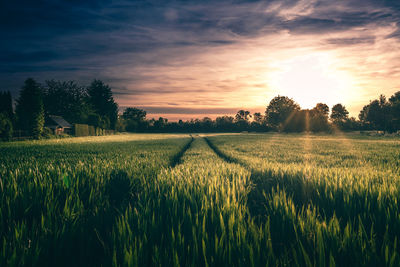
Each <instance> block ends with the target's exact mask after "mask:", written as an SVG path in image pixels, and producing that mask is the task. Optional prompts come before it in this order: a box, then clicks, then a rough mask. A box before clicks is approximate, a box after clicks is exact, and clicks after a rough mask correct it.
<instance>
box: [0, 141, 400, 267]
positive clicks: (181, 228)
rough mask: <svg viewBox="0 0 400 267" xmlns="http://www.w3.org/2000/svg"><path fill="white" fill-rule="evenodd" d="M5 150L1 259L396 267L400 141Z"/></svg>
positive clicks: (105, 144)
mask: <svg viewBox="0 0 400 267" xmlns="http://www.w3.org/2000/svg"><path fill="white" fill-rule="evenodd" d="M103 138H104V137H90V138H76V139H61V140H48V141H36V142H32V141H31V142H17V143H2V144H0V200H1V201H0V265H1V266H27V265H28V266H54V265H57V266H159V265H161V266H226V265H233V266H265V265H268V266H350V265H353V266H399V265H400V255H399V252H400V251H399V247H398V244H397V243H398V242H399V241H398V238H399V236H400V235H399V234H400V212H399V205H398V203H399V200H400V199H399V198H400V194H399V193H400V192H399V191H400V190H399V189H400V180H399V172H400V169H399V161H398V159H399V158H400V157H399V156H400V142H399V140H398V139H396V138H390V139H389V138H371V137H360V136H345V135H343V136H333V135H330V136H324V135H306V134H304V135H300V134H293V135H279V134H244V135H243V134H240V135H239V134H238V135H209V136H201V135H200V136H199V135H196V136H193V137H190V136H188V135H162V134H156V135H144V134H141V135H120V136H107V137H106V138H105V139H103Z"/></svg>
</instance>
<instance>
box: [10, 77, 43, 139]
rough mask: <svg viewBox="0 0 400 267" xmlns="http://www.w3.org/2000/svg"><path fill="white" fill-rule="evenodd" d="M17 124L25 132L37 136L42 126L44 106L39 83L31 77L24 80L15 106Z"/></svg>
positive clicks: (41, 130)
mask: <svg viewBox="0 0 400 267" xmlns="http://www.w3.org/2000/svg"><path fill="white" fill-rule="evenodd" d="M16 116H17V126H18V129H20V130H22V131H24V133H25V134H27V135H29V136H33V137H35V138H39V137H40V135H41V133H42V132H43V126H44V107H43V99H42V90H41V88H40V85H39V84H38V83H37V82H36V81H35V80H34V79H32V78H29V79H27V80H26V81H25V84H24V86H23V87H22V89H21V91H20V95H19V98H18V99H17V106H16Z"/></svg>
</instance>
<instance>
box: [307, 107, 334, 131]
mask: <svg viewBox="0 0 400 267" xmlns="http://www.w3.org/2000/svg"><path fill="white" fill-rule="evenodd" d="M328 114H329V107H328V105H326V104H323V103H318V104H317V105H316V106H315V107H314V108H313V109H312V110H310V112H309V120H310V121H309V127H310V130H311V131H313V132H321V131H329V129H330V127H329V123H328Z"/></svg>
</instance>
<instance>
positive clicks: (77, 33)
mask: <svg viewBox="0 0 400 267" xmlns="http://www.w3.org/2000/svg"><path fill="white" fill-rule="evenodd" d="M399 14H400V4H399V3H398V1H394V0H393V1H383V2H382V1H379V3H378V2H377V1H365V0H353V1H341V2H338V1H328V0H320V1H278V0H276V1H161V0H159V1H124V0H119V1H90V2H89V1H88V2H85V1H71V0H70V1H66V0H65V1H62V0H56V1H54V0H52V1H50V0H48V1H44V0H38V1H2V3H1V4H0V32H1V40H2V41H1V42H0V89H6V90H12V91H13V94H14V96H16V94H17V91H18V88H20V87H21V85H22V83H23V80H24V79H26V78H27V77H28V76H32V77H34V78H36V79H38V80H39V81H43V80H45V79H51V78H54V77H57V78H59V77H61V79H75V80H79V81H86V83H88V82H89V81H90V80H91V79H94V78H99V79H104V80H105V81H106V82H109V83H110V84H111V85H112V86H113V87H114V88H115V94H116V95H119V96H121V97H122V96H127V95H131V96H135V95H146V94H149V95H150V94H154V95H155V94H169V93H174V92H176V90H180V89H179V88H178V89H177V88H176V87H174V88H172V87H171V88H172V89H164V90H162V89H157V88H161V87H154V88H156V89H148V88H147V89H145V88H143V89H141V88H140V86H139V87H137V88H135V84H141V83H143V82H149V81H148V80H149V79H152V80H153V81H154V82H159V83H160V84H164V83H165V81H162V80H161V79H162V78H158V79H159V80H157V75H155V74H154V73H152V74H151V75H149V74H148V72H150V71H153V70H157V68H158V67H165V66H174V67H179V66H184V65H185V64H187V63H185V62H184V59H182V58H186V57H188V56H190V55H193V54H196V53H203V52H204V51H205V50H206V49H207V48H210V47H220V46H222V47H223V46H230V45H234V44H236V43H239V42H242V41H243V40H246V39H248V38H255V37H259V36H268V35H269V34H272V33H276V32H280V31H287V32H289V33H290V34H291V35H294V36H296V35H301V34H311V35H313V34H314V35H320V34H323V33H331V32H332V33H335V32H346V31H347V30H349V29H352V28H356V27H358V28H368V27H373V25H375V26H376V25H389V24H391V23H392V24H393V23H394V24H396V23H397V25H398V23H400V20H399ZM399 37H400V30H397V31H395V32H393V33H392V34H390V35H388V36H387V38H399ZM374 41H375V38H374V37H373V36H355V37H351V38H349V37H343V38H330V39H327V40H326V44H327V45H334V46H351V45H354V44H359V43H373V42H374ZM147 66H148V67H149V68H150V67H151V70H145V71H143V70H141V68H145V67H147ZM120 68H125V69H131V70H132V71H131V72H127V73H120V72H119V71H118V70H119V69H120ZM114 69H116V71H113V70H114ZM7 74H13V76H12V77H13V78H12V81H10V76H9V75H7ZM127 84H129V87H127ZM181 90H186V91H187V93H188V94H191V93H193V94H197V93H199V94H200V93H202V90H204V91H205V90H206V89H197V88H196V89H191V88H186V89H185V88H183V87H182V88H181Z"/></svg>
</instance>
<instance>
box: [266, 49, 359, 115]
mask: <svg viewBox="0 0 400 267" xmlns="http://www.w3.org/2000/svg"><path fill="white" fill-rule="evenodd" d="M275 65H276V69H277V71H275V72H273V73H272V74H271V75H270V77H269V84H270V86H272V88H274V90H275V94H279V95H284V96H288V97H290V98H293V99H294V100H295V101H296V102H297V103H299V104H300V106H301V107H302V108H303V109H309V108H313V107H314V106H315V104H317V103H320V102H321V103H325V104H327V105H328V106H330V107H332V106H333V105H334V104H337V103H346V102H348V98H349V95H350V94H349V92H350V90H351V88H352V84H353V82H352V79H351V76H350V74H349V73H347V72H345V71H343V70H340V69H339V67H340V65H339V66H338V60H335V59H334V58H332V56H331V55H329V54H323V53H313V54H308V55H305V56H298V57H295V58H292V59H289V60H285V61H282V62H277V63H276V64H275Z"/></svg>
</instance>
